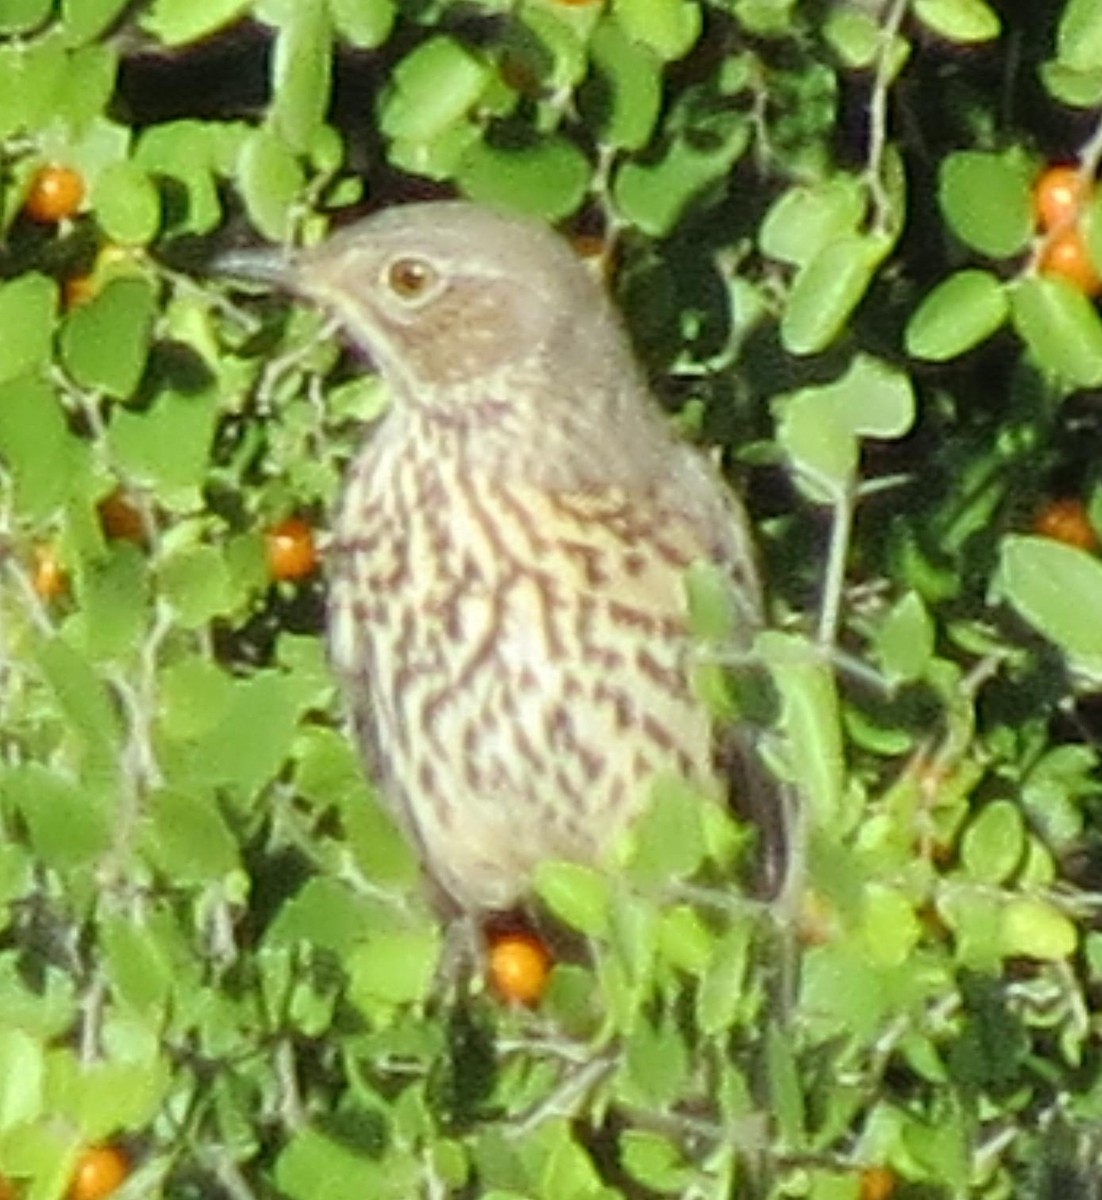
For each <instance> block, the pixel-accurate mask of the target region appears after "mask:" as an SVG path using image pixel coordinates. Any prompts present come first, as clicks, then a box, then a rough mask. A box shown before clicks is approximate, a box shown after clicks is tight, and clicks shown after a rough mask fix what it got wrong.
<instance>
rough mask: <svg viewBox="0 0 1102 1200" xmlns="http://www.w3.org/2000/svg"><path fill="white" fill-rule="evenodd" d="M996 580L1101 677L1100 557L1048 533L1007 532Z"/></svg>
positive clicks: (1075, 660) (1074, 658)
mask: <svg viewBox="0 0 1102 1200" xmlns="http://www.w3.org/2000/svg"><path fill="white" fill-rule="evenodd" d="M995 586H996V588H997V590H998V592H999V593H1000V594H1001V595H1002V596H1003V597H1004V598H1005V599H1006V600H1008V601H1009V602H1010V604H1012V605H1013V606H1014V607H1015V608H1016V609H1017V610H1018V612H1019V613H1021V615H1022V616H1023V617H1024V618H1025V619H1026V620H1027V621H1028V622H1029V623H1030V624H1031V625H1032V626H1033V627H1034V628H1035V629H1037V630H1038V631H1039V632H1040V633H1042V634H1044V636H1045V637H1047V638H1049V639H1050V640H1051V641H1053V642H1055V643H1056V645H1057V646H1059V647H1060V649H1061V650H1062V651H1063V652H1064V653H1065V654H1066V655H1067V656H1068V657H1069V659H1070V660H1071V662H1072V665H1073V666H1075V667H1078V668H1080V669H1082V670H1085V671H1087V672H1089V673H1090V674H1092V675H1094V676H1096V677H1102V622H1100V621H1099V620H1098V613H1100V612H1102V562H1099V561H1098V559H1096V558H1094V557H1093V556H1091V555H1090V554H1087V553H1086V552H1085V551H1083V550H1078V549H1076V548H1075V547H1073V546H1064V545H1062V544H1061V543H1060V542H1056V541H1053V540H1052V539H1051V538H1043V537H1022V536H1011V537H1007V538H1004V539H1003V542H1002V546H1001V547H1000V556H999V567H998V572H997V574H996V577H995Z"/></svg>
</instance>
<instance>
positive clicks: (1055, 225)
mask: <svg viewBox="0 0 1102 1200" xmlns="http://www.w3.org/2000/svg"><path fill="white" fill-rule="evenodd" d="M1090 192H1091V186H1090V184H1089V183H1088V182H1087V180H1086V179H1084V178H1083V176H1082V175H1081V174H1080V173H1079V170H1078V168H1077V167H1072V166H1067V165H1060V166H1055V167H1049V168H1048V169H1047V170H1045V171H1043V172H1042V173H1041V175H1040V176H1039V177H1038V179H1037V182H1036V183H1035V184H1034V185H1033V212H1034V215H1035V217H1036V219H1037V226H1038V228H1040V229H1043V230H1045V231H1046V232H1047V231H1048V230H1050V229H1062V228H1063V227H1064V226H1067V225H1074V224H1075V222H1076V221H1078V220H1079V218H1080V216H1082V213H1083V206H1084V205H1085V204H1086V202H1087V200H1088V199H1089V198H1090Z"/></svg>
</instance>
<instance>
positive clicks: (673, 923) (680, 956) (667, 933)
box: [658, 904, 715, 975]
mask: <svg viewBox="0 0 1102 1200" xmlns="http://www.w3.org/2000/svg"><path fill="white" fill-rule="evenodd" d="M714 941H715V938H714V937H713V936H712V932H711V930H709V929H708V927H707V926H706V925H705V923H704V920H703V919H702V917H701V915H700V913H699V912H698V911H697V910H696V909H695V908H693V907H692V906H691V905H688V904H678V905H675V906H674V907H673V908H671V909H669V910H668V911H667V912H665V913H663V914H662V917H661V919H660V922H659V928H658V944H659V950H660V952H661V954H662V956H663V957H664V958H665V959H666V960H667V961H668V962H671V963H672V964H673V965H674V966H675V967H677V968H678V969H679V970H682V971H688V972H689V973H690V974H691V975H702V974H703V973H704V971H705V968H707V967H708V965H709V964H710V962H711V958H712V950H713V944H714Z"/></svg>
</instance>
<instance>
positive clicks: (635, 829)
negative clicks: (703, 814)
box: [626, 776, 709, 885]
mask: <svg viewBox="0 0 1102 1200" xmlns="http://www.w3.org/2000/svg"><path fill="white" fill-rule="evenodd" d="M707 803H709V800H708V799H707V797H704V796H701V794H700V793H699V791H697V790H696V789H694V788H693V787H692V786H691V784H689V783H688V782H687V781H686V780H684V779H681V778H680V777H678V776H662V777H660V778H658V779H656V780H655V782H654V785H653V789H652V792H651V798H650V803H649V804H648V805H647V806H646V808H645V809H644V810H643V812H642V813H640V815H639V816H638V818H636V820H634V821H633V822H632V824H631V827H630V829H629V831H628V833H627V835H626V841H627V868H628V871H629V873H630V875H631V877H632V878H633V879H635V880H637V881H638V882H640V883H642V884H650V885H654V884H658V883H662V882H663V881H666V880H673V879H684V878H686V877H688V876H691V875H693V874H694V873H695V872H696V871H697V870H699V868H700V865H701V863H702V862H703V861H704V851H705V848H704V832H703V829H702V827H701V820H700V808H701V806H702V805H704V804H707Z"/></svg>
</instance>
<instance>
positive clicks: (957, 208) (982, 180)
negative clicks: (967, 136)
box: [938, 150, 1033, 258]
mask: <svg viewBox="0 0 1102 1200" xmlns="http://www.w3.org/2000/svg"><path fill="white" fill-rule="evenodd" d="M1030 183H1031V177H1030V170H1029V167H1028V166H1027V164H1026V163H1025V162H1024V161H1023V160H1022V159H1020V158H1019V157H1017V156H1011V155H1001V154H987V153H984V152H981V151H978V150H962V151H958V152H957V153H955V154H950V155H948V156H947V157H946V158H944V159H943V160H942V163H941V171H940V175H939V179H938V199H939V202H940V204H941V209H942V212H944V214H945V219H946V220H947V221H948V222H949V226H950V228H951V229H952V230H953V232H954V233H955V234H956V235H957V237H959V238H960V240H961V241H962V242H964V243H965V244H966V245H968V246H971V247H972V249H974V250H978V251H979V252H980V253H981V254H986V255H988V256H990V257H991V258H1009V257H1010V256H1012V255H1014V254H1020V253H1021V252H1022V251H1023V250H1024V249H1025V248H1026V246H1027V245H1028V244H1029V239H1030V237H1031V236H1032V234H1033V212H1032V208H1031V198H1030Z"/></svg>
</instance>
